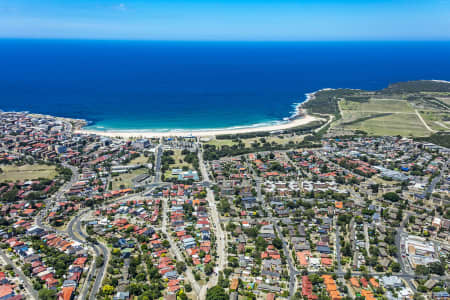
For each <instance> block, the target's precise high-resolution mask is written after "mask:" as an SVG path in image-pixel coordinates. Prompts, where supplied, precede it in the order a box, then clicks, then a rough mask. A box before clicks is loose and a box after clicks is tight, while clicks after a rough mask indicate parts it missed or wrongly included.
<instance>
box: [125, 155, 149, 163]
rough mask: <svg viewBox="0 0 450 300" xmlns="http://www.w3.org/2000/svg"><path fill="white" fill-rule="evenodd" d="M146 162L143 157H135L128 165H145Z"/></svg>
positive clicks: (145, 158)
mask: <svg viewBox="0 0 450 300" xmlns="http://www.w3.org/2000/svg"><path fill="white" fill-rule="evenodd" d="M147 162H148V157H145V156H144V155H142V154H141V155H140V156H139V157H136V158H135V159H132V160H131V161H130V162H129V163H128V165H142V164H146V163H147Z"/></svg>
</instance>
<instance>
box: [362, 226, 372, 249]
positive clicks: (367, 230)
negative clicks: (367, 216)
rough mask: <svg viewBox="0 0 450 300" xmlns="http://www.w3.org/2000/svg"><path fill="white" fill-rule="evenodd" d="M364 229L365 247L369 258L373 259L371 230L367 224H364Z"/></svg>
mask: <svg viewBox="0 0 450 300" xmlns="http://www.w3.org/2000/svg"><path fill="white" fill-rule="evenodd" d="M363 229H364V246H365V248H366V252H367V256H368V257H371V256H372V255H371V254H370V241H369V229H368V225H367V222H364V225H363Z"/></svg>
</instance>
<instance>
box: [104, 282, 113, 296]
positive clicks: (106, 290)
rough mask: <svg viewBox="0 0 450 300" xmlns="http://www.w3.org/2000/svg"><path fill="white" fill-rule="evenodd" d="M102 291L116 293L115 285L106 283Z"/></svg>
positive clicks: (107, 293)
mask: <svg viewBox="0 0 450 300" xmlns="http://www.w3.org/2000/svg"><path fill="white" fill-rule="evenodd" d="M102 291H103V293H104V294H105V295H111V294H112V293H114V287H113V286H111V285H109V284H105V285H104V286H103V288H102Z"/></svg>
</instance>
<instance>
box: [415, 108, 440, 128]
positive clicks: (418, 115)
mask: <svg viewBox="0 0 450 300" xmlns="http://www.w3.org/2000/svg"><path fill="white" fill-rule="evenodd" d="M415 111H416V115H417V117H418V118H419V120H420V122H422V124H423V126H425V128H426V129H427V130H428V131H430V132H436V130H434V129H432V128H431V127H430V126H428V124H427V122H425V120H424V119H423V118H422V116H421V115H420V113H419V112H418V111H417V109H416V110H415Z"/></svg>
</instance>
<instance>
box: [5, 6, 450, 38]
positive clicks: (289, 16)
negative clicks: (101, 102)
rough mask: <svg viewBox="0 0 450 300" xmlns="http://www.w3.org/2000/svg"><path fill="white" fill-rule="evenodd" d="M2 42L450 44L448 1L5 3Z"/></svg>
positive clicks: (449, 7)
mask: <svg viewBox="0 0 450 300" xmlns="http://www.w3.org/2000/svg"><path fill="white" fill-rule="evenodd" d="M0 37H2V38H88V39H145V40H288V41H290V40H450V0H372V1H365V0H297V1H289V0H265V1H256V0H241V1H237V0H221V1H217V0H210V1H202V0H191V1H182V0H167V1H162V0H118V1H115V0H0Z"/></svg>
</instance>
